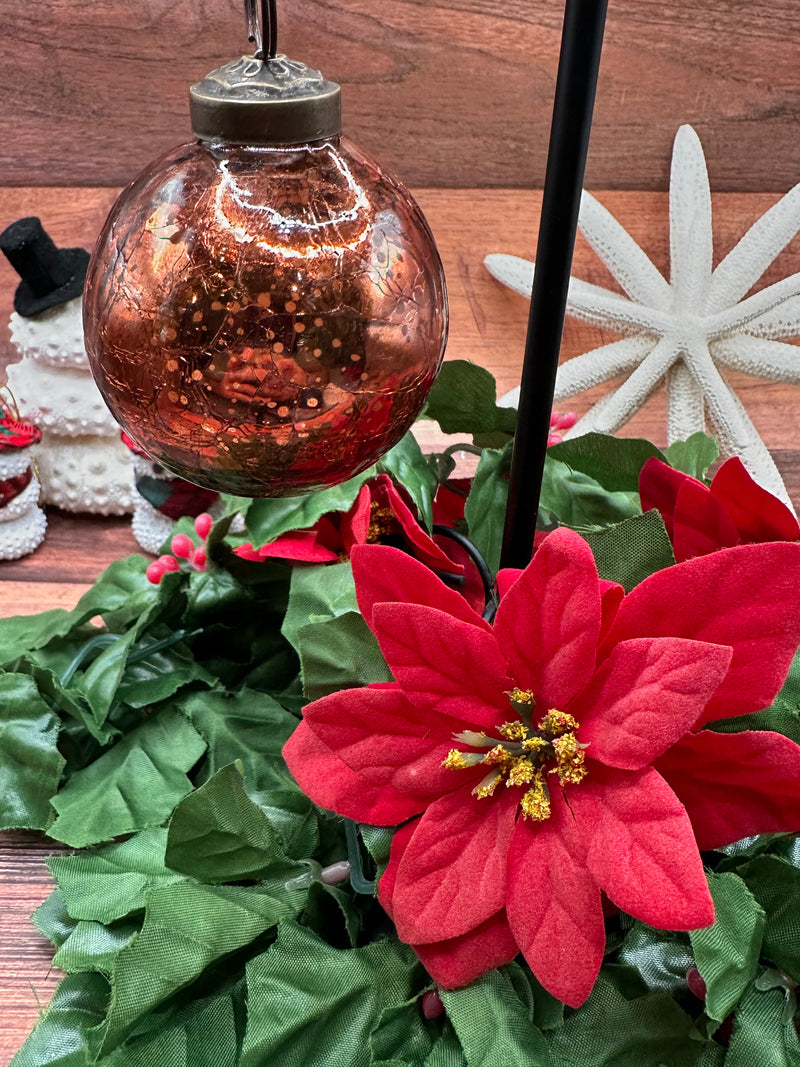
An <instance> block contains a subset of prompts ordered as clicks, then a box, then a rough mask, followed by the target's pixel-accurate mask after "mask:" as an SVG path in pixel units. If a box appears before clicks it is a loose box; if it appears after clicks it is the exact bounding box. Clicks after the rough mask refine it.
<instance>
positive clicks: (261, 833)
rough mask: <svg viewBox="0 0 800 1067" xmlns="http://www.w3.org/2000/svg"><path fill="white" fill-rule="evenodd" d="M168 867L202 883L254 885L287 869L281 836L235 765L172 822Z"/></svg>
mask: <svg viewBox="0 0 800 1067" xmlns="http://www.w3.org/2000/svg"><path fill="white" fill-rule="evenodd" d="M166 863H167V866H168V867H171V868H172V869H173V870H175V871H179V872H180V873H181V874H187V875H190V876H191V877H193V878H196V879H197V880H198V881H200V882H207V883H210V884H216V883H219V882H241V881H252V880H255V879H258V878H266V877H267V876H268V874H269V873H270V871H271V870H272V869H275V868H278V867H279V866H280V865H281V864H282V865H283V868H284V871H283V874H282V877H284V878H289V877H291V873H290V872H289V866H288V864H287V863H286V858H285V857H284V856H283V855H282V852H281V848H280V844H279V842H278V839H277V836H276V833H275V831H274V829H273V827H272V824H271V823H270V821H269V819H268V818H267V816H266V815H265V814H264V812H263V811H262V810H261V808H259V806H258V805H257V804H254V803H253V801H252V800H251V799H250V798H249V797H248V795H247V793H246V792H245V789H244V783H243V781H242V771H241V769H240V768H239V767H237V766H236V764H235V763H232V764H230V765H229V766H228V767H223V768H222V769H221V770H219V771H217V773H216V774H215V775H214V776H213V778H210V779H209V780H208V781H207V782H206V783H205V784H204V785H201V786H200V788H199V789H195V790H194V792H193V793H190V794H189V795H188V796H187V797H186V798H185V799H184V800H182V801H181V803H180V804H179V805H178V806H177V808H176V809H175V811H174V812H173V814H172V818H171V819H170V823H169V836H168V838H167V853H166Z"/></svg>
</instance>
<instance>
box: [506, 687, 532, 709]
mask: <svg viewBox="0 0 800 1067" xmlns="http://www.w3.org/2000/svg"><path fill="white" fill-rule="evenodd" d="M506 696H507V697H508V699H509V700H510V701H511V703H512V704H529V705H531V706H533V705H534V704H535V703H536V701H535V700H534V699H533V693H532V692H531V691H530V689H520V688H519V686H516V685H515V686H514V688H513V689H512V690H511V692H510V693H506Z"/></svg>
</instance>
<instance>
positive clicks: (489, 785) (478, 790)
mask: <svg viewBox="0 0 800 1067" xmlns="http://www.w3.org/2000/svg"><path fill="white" fill-rule="evenodd" d="M502 780H503V772H502V771H501V770H493V771H489V773H488V774H487V775H486V777H485V778H482V779H481V781H480V782H478V784H477V785H476V786H475V788H474V789H473V790H472V795H473V796H474V797H477V798H478V800H485V799H486V797H490V796H491V795H492V794H493V793H494V791H495V789H497V787H498V785H499V784H500V783H501V782H502Z"/></svg>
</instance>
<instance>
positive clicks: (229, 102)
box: [189, 54, 342, 146]
mask: <svg viewBox="0 0 800 1067" xmlns="http://www.w3.org/2000/svg"><path fill="white" fill-rule="evenodd" d="M341 95H342V91H341V88H340V87H339V86H338V85H337V84H336V83H335V82H330V81H327V79H326V78H324V77H323V75H322V74H320V72H319V71H318V70H313V69H312V68H311V67H307V66H306V65H305V63H300V62H298V61H297V60H293V59H288V58H287V57H286V56H283V55H280V56H275V57H274V58H272V59H264V58H262V56H260V55H258V54H257V55H255V56H242V58H241V59H237V60H234V61H233V62H232V63H227V64H226V65H225V66H224V67H220V68H219V69H218V70H213V71H212V72H211V73H210V74H208V75H207V76H206V77H205V78H204V79H203V80H202V81H201V82H197V84H196V85H193V86H192V87H191V89H190V90H189V100H190V113H191V118H192V129H193V131H194V133H195V135H196V136H197V137H199V138H200V139H201V140H203V141H212V142H216V143H222V144H246V145H256V146H262V145H263V146H268V145H271V146H278V145H293V144H304V143H307V142H309V141H322V140H327V139H328V138H330V137H338V136H339V134H340V133H341V132H342V105H341Z"/></svg>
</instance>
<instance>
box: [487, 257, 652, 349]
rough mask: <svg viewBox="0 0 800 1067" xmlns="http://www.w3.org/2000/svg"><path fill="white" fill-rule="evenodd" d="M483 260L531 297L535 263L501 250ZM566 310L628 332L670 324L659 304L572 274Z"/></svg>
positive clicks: (491, 270) (508, 283)
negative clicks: (649, 303)
mask: <svg viewBox="0 0 800 1067" xmlns="http://www.w3.org/2000/svg"><path fill="white" fill-rule="evenodd" d="M483 262H484V265H485V267H486V269H487V270H488V271H489V273H490V274H491V275H492V277H493V278H496V279H497V280H498V281H499V282H502V284H503V285H506V286H508V288H509V289H513V290H514V292H515V293H520V294H521V295H522V296H525V297H527V298H528V299H530V296H531V290H532V288H533V275H534V270H535V264H534V263H531V261H530V260H528V259H521V258H520V257H519V256H508V255H503V254H501V253H494V254H492V255H489V256H486V258H485V259H484V261H483ZM567 311H568V312H569V314H570V315H573V316H574V317H575V318H577V319H582V320H583V321H584V322H591V323H592V324H593V325H595V326H605V327H608V328H609V329H612V330H616V331H617V332H618V333H625V334H628V333H636V332H639V331H641V330H648V331H649V332H651V333H655V334H660V333H663V332H664V330H666V328H667V326H668V325H669V317H668V315H667V314H666V312H664V311H662V310H661V309H660V308H650V307H646V306H644V305H643V304H638V303H636V302H634V301H631V300H628V299H627V298H626V297H624V296H620V295H619V294H618V293H611V292H609V291H608V289H603V287H602V286H600V285H592V283H591V282H584V281H581V280H580V278H570V283H569V294H568V298H567Z"/></svg>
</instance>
